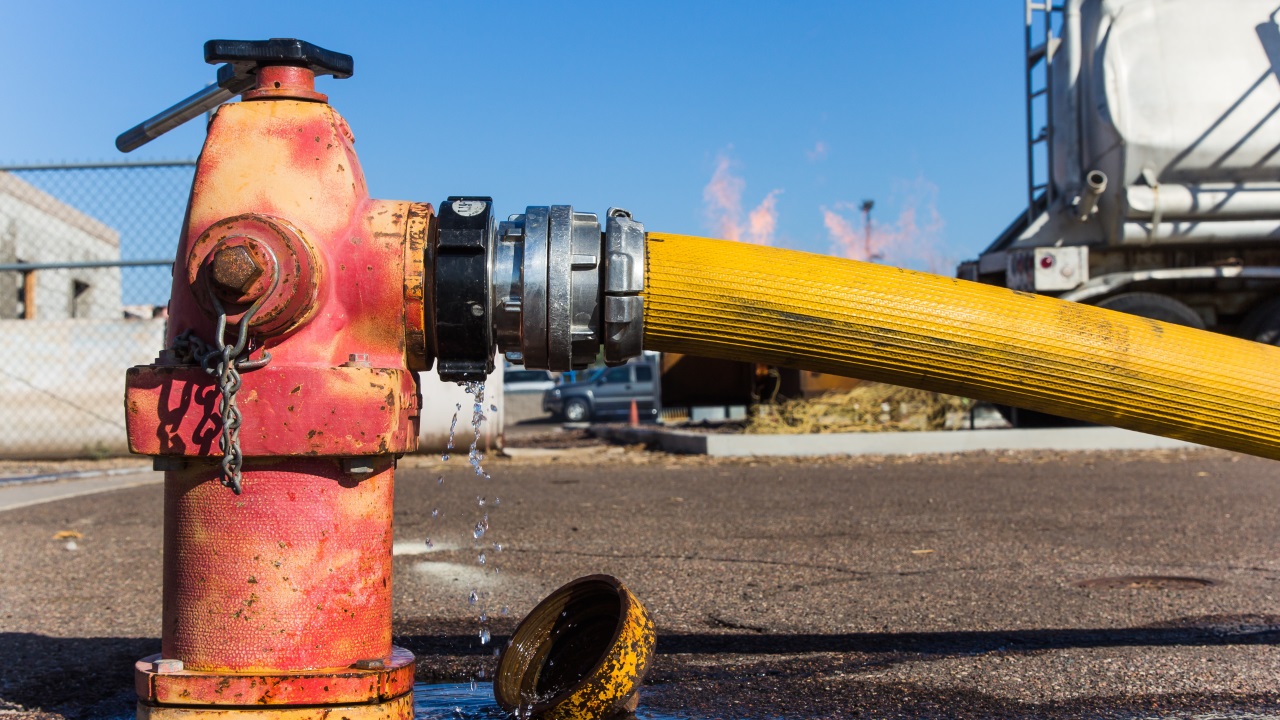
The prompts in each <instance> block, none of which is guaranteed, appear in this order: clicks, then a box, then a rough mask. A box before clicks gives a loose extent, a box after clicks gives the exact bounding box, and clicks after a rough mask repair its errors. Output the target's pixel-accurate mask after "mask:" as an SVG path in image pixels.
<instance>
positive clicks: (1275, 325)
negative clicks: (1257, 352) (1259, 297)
mask: <svg viewBox="0 0 1280 720" xmlns="http://www.w3.org/2000/svg"><path fill="white" fill-rule="evenodd" d="M1240 337H1242V338H1244V339H1245V340H1253V341H1254V342H1260V343H1263V344H1266V345H1280V297H1273V298H1271V299H1270V300H1263V301H1262V302H1261V303H1260V304H1259V305H1258V306H1257V307H1255V308H1254V309H1252V310H1250V311H1249V314H1248V315H1245V316H1244V322H1242V323H1240Z"/></svg>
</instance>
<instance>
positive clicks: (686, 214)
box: [0, 0, 1025, 273]
mask: <svg viewBox="0 0 1280 720" xmlns="http://www.w3.org/2000/svg"><path fill="white" fill-rule="evenodd" d="M272 36H275V37H299V38H302V39H305V40H309V41H312V42H314V43H316V44H319V45H322V46H324V47H327V48H330V49H333V50H338V51H341V52H346V53H349V54H351V55H353V56H354V57H355V62H356V73H355V76H354V77H353V78H352V79H350V80H343V81H334V80H332V79H331V78H326V79H324V80H322V81H321V83H320V85H321V87H320V88H319V89H320V90H321V91H322V92H326V93H328V94H329V95H330V101H331V102H332V103H333V104H334V106H335V107H336V108H337V109H338V110H339V111H340V112H342V113H343V114H344V115H345V116H346V117H347V119H348V121H349V122H350V124H351V126H352V128H353V129H354V131H355V134H356V138H357V143H356V148H357V150H358V151H359V152H360V156H361V160H362V162H363V164H364V168H365V172H366V175H367V176H368V178H369V183H370V187H371V190H372V191H373V193H374V195H375V196H376V197H384V198H389V199H407V200H420V201H429V202H433V203H438V202H439V201H440V200H442V199H443V198H444V197H446V196H447V195H451V194H489V195H492V196H493V197H494V198H495V201H496V204H497V206H498V209H499V210H500V212H502V213H503V214H506V213H509V212H519V211H521V210H522V209H523V208H524V206H526V205H533V204H552V203H568V204H572V205H574V206H575V208H577V209H580V210H587V211H593V212H599V213H603V211H604V210H605V209H606V208H607V207H609V206H613V205H617V206H622V207H627V208H629V209H631V210H632V211H633V212H634V213H635V214H636V216H637V217H638V218H639V219H641V220H642V221H644V222H645V224H646V226H647V227H648V229H649V230H651V231H652V230H659V231H665V232H683V233H690V234H708V235H715V234H721V235H723V234H726V229H728V230H729V231H732V228H733V227H734V226H735V225H736V226H737V227H740V228H742V229H743V233H744V234H747V233H749V228H750V224H751V211H752V210H753V209H758V208H761V203H762V202H764V201H765V200H766V198H771V199H770V202H769V203H766V206H765V207H764V210H763V211H762V212H765V213H766V214H767V215H769V217H770V218H772V219H773V221H774V227H773V230H772V232H771V233H770V234H769V236H768V237H767V238H765V239H767V240H769V241H770V242H772V243H773V244H775V245H780V246H784V247H790V248H795V249H802V250H809V251H814V252H833V251H835V252H839V251H841V247H840V246H839V245H838V244H836V243H835V242H834V240H833V238H834V237H837V236H838V235H839V231H841V229H842V226H841V225H840V221H843V222H844V223H845V225H844V226H843V229H844V231H846V232H847V231H849V230H850V229H853V230H856V231H857V232H858V233H860V232H861V220H860V218H859V216H858V213H857V210H856V205H857V203H858V202H859V201H860V200H862V199H863V198H874V199H875V200H876V203H877V204H876V209H875V215H874V216H875V218H876V220H877V222H878V227H877V242H884V243H886V244H887V245H888V247H887V252H886V255H888V257H889V259H890V260H896V261H898V262H900V263H902V264H908V265H912V266H916V267H921V268H926V269H929V268H931V269H938V270H941V271H943V272H948V273H949V272H950V270H951V268H950V261H952V260H959V259H963V258H966V257H970V256H973V255H974V254H975V253H976V252H977V251H979V250H980V249H981V248H982V247H984V246H985V245H986V244H987V243H988V242H990V240H991V239H992V238H993V237H994V236H995V235H996V234H997V233H998V232H999V231H1000V230H1001V229H1002V228H1003V227H1004V226H1005V225H1006V224H1008V222H1009V221H1010V220H1011V219H1012V218H1013V216H1014V214H1015V213H1017V212H1018V211H1019V209H1020V208H1021V207H1022V204H1023V202H1024V197H1025V195H1024V193H1025V156H1024V150H1023V133H1024V127H1023V123H1024V119H1023V100H1022V92H1023V75H1022V69H1021V64H1020V56H1021V54H1022V3H1021V2H1019V1H1018V0H975V1H974V2H966V3H954V2H941V1H940V0H933V1H928V0H900V1H898V2H870V1H869V0H867V1H863V0H857V1H855V0H849V1H847V2H832V3H819V2H810V3H773V2H744V1H739V2H683V3H681V2H649V3H643V4H641V3H630V4H624V3H586V2H582V3H568V2H563V3H539V4H535V3H514V2H495V3H483V4H481V3H474V4H471V3H454V4H441V3H425V2H422V3H365V4H358V3H350V2H346V3H329V2H311V3H305V4H302V3H299V4H296V5H286V4H272V3H265V2H263V3H242V2H220V3H217V4H214V3H188V2H166V3H132V4H130V6H129V8H128V9H122V7H121V6H120V5H118V4H115V3H88V2H85V3H65V2H40V3H10V4H9V7H7V8H6V9H5V10H4V11H3V22H0V61H3V64H4V67H5V68H6V72H5V73H4V75H3V78H2V79H0V88H3V90H4V97H5V101H4V108H5V109H4V111H3V112H0V138H4V140H3V142H2V143H0V162H5V163H9V162H31V161H53V160H104V159H113V158H117V157H119V155H118V153H117V152H116V150H115V148H114V146H113V144H112V143H113V141H114V138H115V136H116V135H117V134H118V133H119V132H121V131H123V130H125V129H126V128H128V127H130V126H132V125H133V124H135V123H137V122H138V121H141V120H143V119H145V118H146V117H148V116H150V115H151V114H153V113H155V112H156V111H158V110H160V109H162V108H164V107H167V106H168V105H170V104H172V103H173V102H175V101H177V100H178V99H180V98H182V97H185V96H186V95H187V94H189V93H191V92H194V91H195V90H197V89H199V88H200V87H201V86H203V85H204V84H205V83H206V82H208V81H209V80H210V79H211V78H212V77H213V72H214V69H213V68H212V67H211V66H207V65H205V64H204V62H203V57H202V54H201V47H202V44H203V42H204V41H205V40H207V39H210V38H215V37H219V38H234V39H240V38H247V39H256V38H265V37H272ZM202 139H203V127H202V125H201V123H199V122H193V123H191V124H189V125H188V126H186V127H184V128H181V129H180V130H178V131H175V132H173V133H171V134H170V135H168V136H166V137H164V138H161V139H160V140H157V141H155V142H153V143H151V144H150V145H148V146H146V147H144V148H142V149H141V150H138V151H135V152H134V153H133V154H132V157H137V158H177V157H191V156H194V155H195V154H196V153H197V152H198V151H199V146H200V143H201V141H202ZM717 172H719V173H720V174H719V180H720V181H721V182H720V184H719V185H716V186H714V187H713V189H715V188H719V189H721V190H724V189H725V188H728V190H729V191H730V194H731V195H732V192H733V191H735V189H736V192H737V193H738V197H737V201H738V204H739V205H740V209H739V211H738V214H737V215H734V211H733V209H732V207H728V209H727V210H726V206H725V204H724V200H725V198H724V196H723V193H721V195H719V196H717V195H715V194H714V193H712V194H711V195H710V197H711V201H709V200H708V197H709V196H708V192H707V189H708V184H709V183H710V182H711V181H712V179H713V177H716V176H717ZM725 181H727V182H728V184H727V185H726V184H725ZM775 191H776V192H775ZM716 197H719V199H720V201H721V203H720V205H719V206H718V207H719V210H717V209H716V208H717V205H716V203H715V202H714V200H715V199H716ZM729 199H730V200H732V199H733V198H732V197H730V198H729ZM731 204H732V203H730V205H731ZM824 210H825V211H826V215H824ZM912 213H914V218H913V217H912ZM757 219H761V216H760V215H759V214H757ZM909 225H914V227H908V226H909ZM833 229H834V230H835V231H836V233H835V235H833V232H832V230H833ZM907 245H914V246H916V247H914V251H911V252H909V251H908V250H907V249H905V247H906V246H907Z"/></svg>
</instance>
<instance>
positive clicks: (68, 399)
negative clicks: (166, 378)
mask: <svg viewBox="0 0 1280 720" xmlns="http://www.w3.org/2000/svg"><path fill="white" fill-rule="evenodd" d="M164 322H165V321H164V320H163V319H154V320H150V319H149V320H90V319H76V320H0V457H7V458H39V457H95V456H96V457H102V456H111V455H126V454H128V452H129V448H128V440H127V439H126V437H125V428H124V373H125V370H126V369H127V368H129V367H130V366H133V365H145V364H146V363H149V362H151V361H152V360H153V359H154V358H155V357H156V355H157V354H158V353H159V352H160V348H161V347H163V346H164Z"/></svg>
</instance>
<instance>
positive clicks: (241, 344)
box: [173, 283, 275, 495]
mask: <svg viewBox="0 0 1280 720" xmlns="http://www.w3.org/2000/svg"><path fill="white" fill-rule="evenodd" d="M274 290H275V283H272V287H271V290H269V291H268V292H266V293H265V294H263V296H262V297H261V298H259V299H258V301H257V302H255V303H254V304H253V305H250V306H249V309H248V310H246V311H245V313H244V315H243V316H241V317H240V322H239V323H238V324H239V329H238V331H237V333H236V342H235V344H234V345H229V344H227V343H226V341H225V339H224V338H225V335H226V332H227V311H226V310H225V309H224V308H223V307H222V303H221V302H219V301H218V297H217V295H215V294H214V293H213V292H210V293H209V297H210V298H211V299H212V301H213V307H214V309H215V310H216V311H217V329H216V330H215V331H214V338H215V340H214V342H215V343H216V344H214V345H210V344H209V343H206V342H205V341H204V340H201V339H200V338H199V337H198V336H197V335H196V334H195V332H194V331H192V330H190V329H188V330H184V331H183V332H182V333H181V334H180V335H178V336H177V337H176V338H174V343H173V351H174V356H175V357H176V359H177V360H178V361H180V362H184V363H189V364H199V365H200V366H201V367H203V368H204V371H205V372H207V373H209V374H210V375H213V376H214V377H216V378H217V381H218V393H219V394H220V395H221V396H222V401H221V403H220V404H219V406H218V414H219V415H221V416H222V436H221V437H220V438H218V449H219V450H221V451H222V484H223V485H225V486H226V487H229V488H231V492H233V493H235V494H236V495H239V494H240V493H241V492H242V491H243V488H242V487H241V481H242V480H243V477H242V473H241V470H242V468H243V466H244V453H242V452H241V450H240V423H241V421H242V420H243V419H244V418H243V416H241V414H240V409H239V408H237V407H236V393H237V392H238V391H239V390H240V371H241V370H244V371H248V370H256V369H257V368H261V367H266V365H267V363H270V362H271V353H269V352H266V351H263V353H262V357H261V358H259V359H257V360H250V359H248V357H247V356H246V357H243V358H242V357H241V354H243V353H244V352H245V349H246V348H247V347H248V345H249V322H250V321H251V320H252V319H253V316H254V315H256V314H257V312H258V308H260V307H261V306H262V302H263V300H265V299H266V298H267V297H268V296H270V295H271V293H272V292H274Z"/></svg>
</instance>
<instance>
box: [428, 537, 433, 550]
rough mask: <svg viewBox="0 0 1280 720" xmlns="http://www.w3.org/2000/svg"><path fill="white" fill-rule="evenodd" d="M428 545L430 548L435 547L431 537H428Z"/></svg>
mask: <svg viewBox="0 0 1280 720" xmlns="http://www.w3.org/2000/svg"><path fill="white" fill-rule="evenodd" d="M427 547H428V548H433V547H435V543H433V542H431V538H427Z"/></svg>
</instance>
